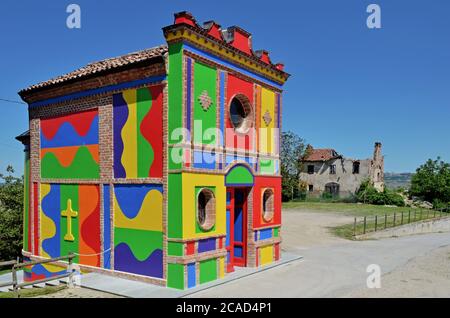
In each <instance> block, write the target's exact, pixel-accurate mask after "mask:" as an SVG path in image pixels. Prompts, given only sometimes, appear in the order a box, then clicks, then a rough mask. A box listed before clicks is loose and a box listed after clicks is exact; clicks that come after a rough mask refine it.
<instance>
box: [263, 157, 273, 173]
mask: <svg viewBox="0 0 450 318" xmlns="http://www.w3.org/2000/svg"><path fill="white" fill-rule="evenodd" d="M259 163H260V170H261V173H267V174H274V173H275V161H274V160H271V159H260V161H259Z"/></svg>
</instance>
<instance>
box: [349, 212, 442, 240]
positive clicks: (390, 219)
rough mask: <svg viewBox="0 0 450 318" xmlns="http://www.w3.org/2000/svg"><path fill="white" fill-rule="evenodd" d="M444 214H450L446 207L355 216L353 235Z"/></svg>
mask: <svg viewBox="0 0 450 318" xmlns="http://www.w3.org/2000/svg"><path fill="white" fill-rule="evenodd" d="M446 216H450V211H449V209H448V208H446V209H439V210H429V209H426V210H423V209H412V210H411V209H410V210H409V211H408V212H394V213H390V214H388V213H386V214H384V215H375V216H369V217H367V216H364V217H362V218H357V217H355V219H354V223H353V236H354V237H355V236H358V235H362V234H367V233H371V232H377V231H380V230H385V229H387V228H393V227H396V226H401V225H404V224H409V223H414V222H419V221H425V220H433V219H440V218H442V217H446Z"/></svg>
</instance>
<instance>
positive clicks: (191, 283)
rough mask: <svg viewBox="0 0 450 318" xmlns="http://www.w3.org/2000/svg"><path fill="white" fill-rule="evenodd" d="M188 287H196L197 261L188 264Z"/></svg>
mask: <svg viewBox="0 0 450 318" xmlns="http://www.w3.org/2000/svg"><path fill="white" fill-rule="evenodd" d="M187 276H188V277H187V281H188V282H187V284H188V288H192V287H195V278H196V277H195V263H190V264H187Z"/></svg>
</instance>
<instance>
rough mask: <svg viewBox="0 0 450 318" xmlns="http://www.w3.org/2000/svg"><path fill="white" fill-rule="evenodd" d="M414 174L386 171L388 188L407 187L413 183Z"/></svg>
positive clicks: (385, 176) (385, 182)
mask: <svg viewBox="0 0 450 318" xmlns="http://www.w3.org/2000/svg"><path fill="white" fill-rule="evenodd" d="M412 175H413V174H412V173H410V172H403V173H396V172H385V173H384V184H385V185H386V187H387V188H388V189H396V188H399V187H402V188H405V189H407V188H409V186H410V185H411V177H412Z"/></svg>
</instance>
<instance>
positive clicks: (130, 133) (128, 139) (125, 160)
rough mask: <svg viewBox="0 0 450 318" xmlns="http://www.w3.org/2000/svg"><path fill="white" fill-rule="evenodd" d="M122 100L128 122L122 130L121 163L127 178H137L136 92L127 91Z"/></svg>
mask: <svg viewBox="0 0 450 318" xmlns="http://www.w3.org/2000/svg"><path fill="white" fill-rule="evenodd" d="M122 94H123V98H124V100H125V102H126V103H127V105H128V120H127V121H126V123H125V125H124V126H123V128H122V132H121V135H122V140H123V153H122V158H121V162H122V165H123V167H124V168H125V171H126V172H127V178H128V179H130V178H137V129H136V125H137V104H136V98H137V94H136V90H127V91H124V92H123V93H122Z"/></svg>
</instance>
